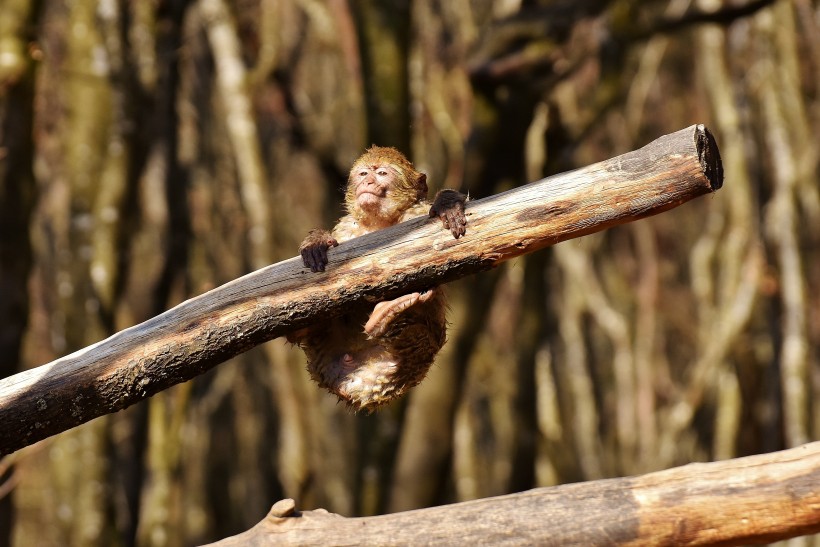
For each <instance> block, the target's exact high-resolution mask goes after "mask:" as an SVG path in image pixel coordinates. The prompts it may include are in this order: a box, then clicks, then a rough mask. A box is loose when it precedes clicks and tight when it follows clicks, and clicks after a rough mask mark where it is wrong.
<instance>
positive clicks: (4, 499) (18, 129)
mask: <svg viewBox="0 0 820 547" xmlns="http://www.w3.org/2000/svg"><path fill="white" fill-rule="evenodd" d="M38 11H39V5H37V4H36V3H35V2H32V1H28V0H18V1H14V2H6V3H5V4H4V6H3V10H2V11H0V38H2V41H0V57H2V59H3V61H2V63H1V64H0V325H2V327H0V355H2V356H3V358H2V359H0V376H2V377H5V376H10V375H12V374H14V373H16V372H19V371H20V370H22V367H21V359H20V355H21V352H20V350H21V346H22V342H23V334H24V332H25V329H26V326H27V322H28V313H29V299H28V287H27V285H28V276H29V273H30V269H31V242H30V241H29V238H28V229H29V223H30V222H31V212H32V208H33V206H34V202H35V184H34V174H33V172H32V166H33V157H34V146H33V145H34V143H33V136H34V135H33V133H34V131H33V118H34V79H35V64H34V62H33V61H34V60H33V59H32V58H31V52H30V51H29V45H30V44H29V41H30V40H31V35H32V33H33V27H34V25H35V24H36V21H37V20H38V17H39V13H38ZM17 478H18V477H16V476H15V468H14V467H8V468H6V469H5V471H4V472H0V485H4V484H8V485H12V484H13V483H12V481H16V480H17ZM7 481H8V482H7ZM13 522H14V504H13V500H12V496H11V495H10V494H8V493H7V494H6V495H3V496H0V546H3V547H5V546H7V545H11V531H12V524H13Z"/></svg>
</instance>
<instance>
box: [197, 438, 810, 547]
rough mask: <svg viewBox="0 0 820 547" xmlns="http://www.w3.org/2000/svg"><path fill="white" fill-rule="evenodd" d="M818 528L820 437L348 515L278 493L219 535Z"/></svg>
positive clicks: (392, 536)
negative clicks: (247, 523) (259, 512)
mask: <svg viewBox="0 0 820 547" xmlns="http://www.w3.org/2000/svg"><path fill="white" fill-rule="evenodd" d="M815 532H820V442H815V443H812V444H807V445H804V446H801V447H798V448H793V449H791V450H785V451H782V452H774V453H771V454H762V455H758V456H749V457H746V458H738V459H734V460H727V461H722V462H713V463H692V464H689V465H685V466H683V467H677V468H673V469H667V470H665V471H659V472H656V473H649V474H647V475H642V476H638V477H627V478H618V479H604V480H597V481H589V482H584V483H577V484H566V485H562V486H555V487H551V488H537V489H534V490H529V491H527V492H522V493H518V494H510V495H506V496H498V497H493V498H485V499H481V500H476V501H469V502H463V503H456V504H453V505H445V506H441V507H431V508H428V509H418V510H415V511H407V512H403V513H395V514H392V515H381V516H376V517H364V518H344V517H341V516H339V515H336V514H332V513H328V512H327V511H324V510H322V509H319V510H316V511H305V512H298V511H296V509H295V504H294V502H293V500H282V501H280V502H278V503H276V504H275V505H274V506H273V508H272V509H271V511H270V512H269V513H268V515H267V516H266V517H265V518H264V519H263V520H262V521H261V522H259V523H258V524H257V525H256V526H254V527H253V528H251V529H250V530H248V531H247V532H243V533H242V534H239V535H237V536H233V537H230V538H227V539H224V540H222V541H219V542H217V543H214V544H212V545H215V546H219V547H231V546H234V545H341V544H343V545H476V544H477V545H545V546H548V545H556V546H564V545H583V546H594V545H607V546H610V545H613V546H614V545H623V546H627V545H628V546H637V545H692V546H694V545H722V546H727V545H748V544H751V543H769V542H772V541H777V540H780V539H785V538H789V537H795V536H800V535H805V534H811V533H815Z"/></svg>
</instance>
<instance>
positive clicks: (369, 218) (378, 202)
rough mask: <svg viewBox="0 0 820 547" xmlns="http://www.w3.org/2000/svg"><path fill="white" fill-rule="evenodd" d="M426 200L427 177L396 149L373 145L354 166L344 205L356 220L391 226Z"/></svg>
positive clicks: (378, 225) (374, 224) (373, 224)
mask: <svg viewBox="0 0 820 547" xmlns="http://www.w3.org/2000/svg"><path fill="white" fill-rule="evenodd" d="M426 197H427V175H425V174H424V173H419V172H418V171H416V170H415V168H414V167H413V164H412V163H410V162H409V161H408V160H407V158H405V157H404V154H402V153H401V152H399V151H398V150H396V149H395V148H389V147H382V146H372V147H370V148H369V149H368V150H367V151H366V152H365V153H364V154H362V156H361V157H360V158H359V159H357V160H356V161H355V162H354V163H353V168H352V169H351V170H350V176H349V177H348V180H347V192H346V194H345V205H346V206H347V211H348V213H350V214H351V215H352V216H353V217H354V218H355V219H356V220H357V221H359V222H362V223H364V224H369V225H372V226H373V227H377V228H378V227H385V226H391V225H393V224H395V223H396V222H398V221H399V219H400V218H401V216H402V214H403V213H404V212H405V211H406V210H407V209H409V208H410V207H412V206H413V205H415V204H416V203H418V202H419V201H421V200H423V199H425V198H426Z"/></svg>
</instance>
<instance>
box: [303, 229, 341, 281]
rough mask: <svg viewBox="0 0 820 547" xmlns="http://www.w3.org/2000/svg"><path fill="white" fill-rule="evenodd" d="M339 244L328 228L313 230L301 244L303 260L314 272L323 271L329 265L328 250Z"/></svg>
mask: <svg viewBox="0 0 820 547" xmlns="http://www.w3.org/2000/svg"><path fill="white" fill-rule="evenodd" d="M338 244H339V242H338V241H336V240H335V239H333V236H332V235H331V234H330V232H328V231H327V230H311V231H310V232H308V235H307V237H306V238H305V240H304V241H303V242H302V244H301V245H300V246H299V254H301V255H302V262H303V263H304V264H305V267H306V268H310V270H311V271H312V272H323V271H325V266H326V265H327V250H328V249H329V248H330V247H335V246H337V245H338Z"/></svg>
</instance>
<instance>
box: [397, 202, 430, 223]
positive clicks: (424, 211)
mask: <svg viewBox="0 0 820 547" xmlns="http://www.w3.org/2000/svg"><path fill="white" fill-rule="evenodd" d="M429 213H430V202H429V201H427V200H426V199H424V200H421V201H419V202H417V203H415V204H413V205H411V206H410V207H409V208H408V209H407V210H406V211H405V212H404V214H403V215H402V217H401V220H400V221H399V222H404V221H405V220H410V219H411V218H417V217H421V216H427V215H428V214H429Z"/></svg>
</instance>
